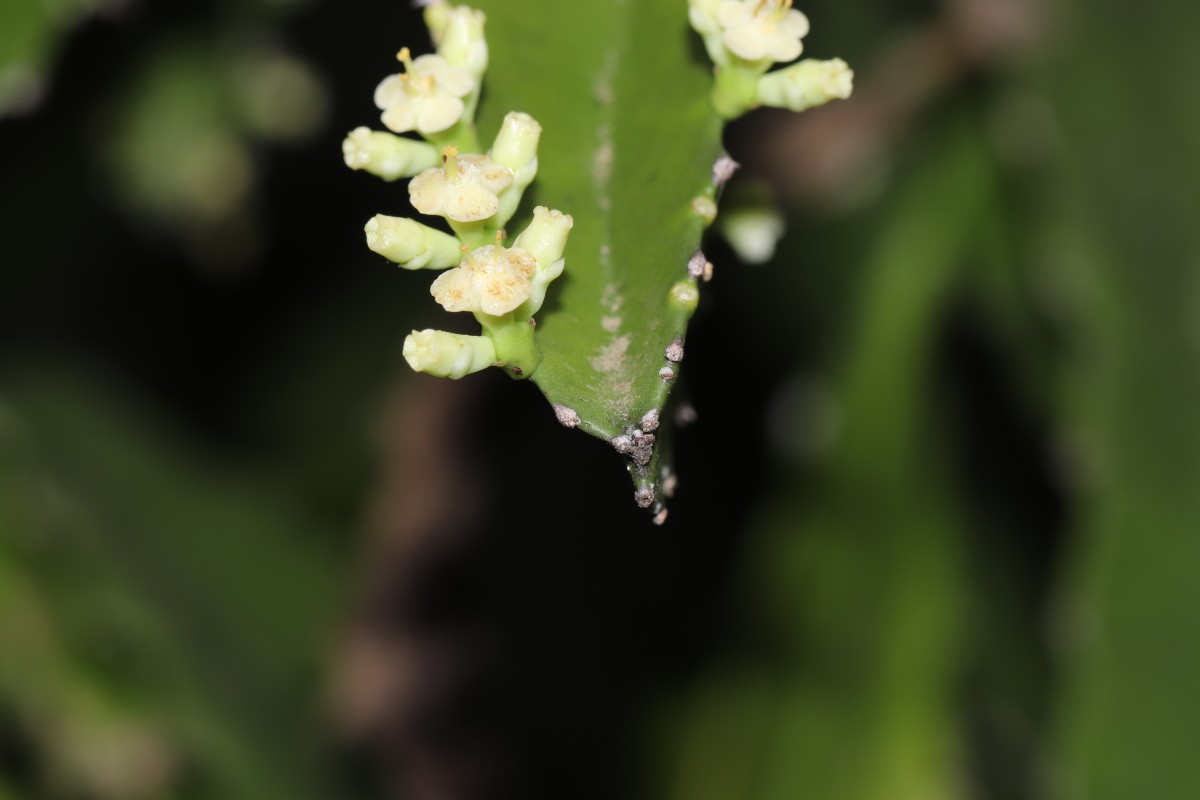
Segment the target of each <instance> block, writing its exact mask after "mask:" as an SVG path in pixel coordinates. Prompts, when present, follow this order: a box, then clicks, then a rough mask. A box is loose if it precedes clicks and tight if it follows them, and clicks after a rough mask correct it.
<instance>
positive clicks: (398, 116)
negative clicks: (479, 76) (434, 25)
mask: <svg viewBox="0 0 1200 800" xmlns="http://www.w3.org/2000/svg"><path fill="white" fill-rule="evenodd" d="M397 57H398V58H399V59H400V60H401V61H402V62H403V63H404V67H405V71H404V72H401V73H398V74H396V75H389V76H387V77H386V78H384V79H383V82H382V83H380V84H379V86H378V87H376V89H375V105H376V106H378V107H379V108H381V109H382V110H383V117H382V119H383V124H384V125H386V126H387V127H388V128H389V129H390V130H392V131H394V132H396V133H405V132H407V131H414V130H415V131H417V132H418V133H421V134H430V133H438V132H439V131H444V130H446V129H447V128H449V127H450V126H452V125H453V124H454V123H456V122H458V120H459V119H460V118H461V117H462V115H463V111H464V110H465V109H466V106H465V105H464V103H463V100H462V98H463V97H465V96H467V95H468V94H470V93H471V92H473V91H474V90H475V86H476V83H475V79H474V78H473V77H471V74H470V73H469V72H467V70H465V69H463V68H461V67H452V66H450V64H448V63H447V62H446V59H444V58H442V57H441V56H435V55H424V56H420V57H418V58H416V59H415V60H414V59H413V58H412V56H410V55H409V52H408V48H407V47H406V48H404V49H403V50H401V51H400V53H399V54H398V56H397Z"/></svg>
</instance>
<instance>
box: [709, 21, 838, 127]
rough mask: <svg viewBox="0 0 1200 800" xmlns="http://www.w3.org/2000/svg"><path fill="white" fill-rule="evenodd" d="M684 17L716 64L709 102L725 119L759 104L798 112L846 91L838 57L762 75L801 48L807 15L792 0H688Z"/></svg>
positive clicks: (791, 57) (795, 54)
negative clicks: (700, 37)
mask: <svg viewBox="0 0 1200 800" xmlns="http://www.w3.org/2000/svg"><path fill="white" fill-rule="evenodd" d="M688 18H689V20H690V21H691V24H692V27H693V28H694V29H695V30H696V32H697V33H699V34H700V35H701V36H702V37H704V46H705V49H706V50H707V51H708V55H709V57H710V58H711V59H712V61H713V64H715V65H716V84H715V86H714V87H713V104H714V105H715V106H716V109H717V112H718V113H720V114H721V115H722V116H724V117H726V118H730V119H732V118H733V117H737V116H740V115H741V114H743V113H745V112H746V111H748V110H750V109H751V108H754V107H756V106H759V105H769V106H778V107H780V108H789V109H791V110H793V111H802V110H804V109H806V108H811V107H813V106H816V105H821V104H822V103H826V102H828V101H830V100H833V99H838V98H841V99H844V98H846V97H849V96H850V91H851V89H852V86H853V79H854V73H853V72H851V71H850V68H849V67H848V66H847V65H846V62H845V61H842V60H841V59H833V60H831V61H816V60H812V59H806V60H804V61H801V62H799V63H797V64H793V65H792V66H790V67H786V68H785V69H782V70H779V71H777V72H773V73H770V74H766V73H767V70H769V69H770V68H771V67H772V66H773V65H774V64H776V63H784V62H789V61H792V60H794V59H796V58H798V57H799V56H800V53H801V52H802V51H803V49H804V47H803V43H802V42H801V40H802V39H803V38H804V37H805V36H806V35H808V29H809V25H808V18H807V17H806V16H804V14H802V13H801V12H800V11H798V10H796V9H794V8H792V0H688Z"/></svg>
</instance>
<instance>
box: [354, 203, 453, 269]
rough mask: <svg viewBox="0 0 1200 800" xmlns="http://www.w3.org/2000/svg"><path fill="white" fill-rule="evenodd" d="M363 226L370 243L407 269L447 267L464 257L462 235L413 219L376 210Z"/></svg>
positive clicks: (376, 249)
mask: <svg viewBox="0 0 1200 800" xmlns="http://www.w3.org/2000/svg"><path fill="white" fill-rule="evenodd" d="M363 230H364V231H366V234H367V247H369V248H371V249H372V250H374V251H375V252H376V253H379V255H381V256H383V257H384V258H386V259H388V260H389V261H394V262H396V263H397V264H399V265H400V266H402V267H404V268H405V269H445V268H447V267H453V266H454V265H456V264H458V262H459V261H460V260H461V259H462V246H461V245H460V244H459V242H458V239H455V238H454V237H453V236H451V235H449V234H447V233H442V232H441V231H439V230H434V229H433V228H430V227H428V226H426V225H422V224H421V223H419V222H415V221H413V220H411V219H405V218H404V217H388V216H384V215H383V214H376V215H375V216H374V217H371V219H370V221H369V222H367V224H366V226H365V227H364V228H363Z"/></svg>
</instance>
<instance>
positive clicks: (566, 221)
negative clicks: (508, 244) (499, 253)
mask: <svg viewBox="0 0 1200 800" xmlns="http://www.w3.org/2000/svg"><path fill="white" fill-rule="evenodd" d="M574 224H575V220H574V219H573V218H572V217H571V215H570V214H564V213H562V212H561V211H551V210H550V209H548V208H546V207H545V206H538V207H537V208H535V209H534V210H533V221H532V222H530V223H529V226H528V227H526V228H525V230H524V231H522V232H521V235H520V236H518V237H517V241H516V243H515V246H517V247H521V248H523V249H524V250H525V251H526V252H528V253H529V254H530V255H531V256H533V257H534V258H535V259H537V263H538V268H539V269H546V268H547V267H549V266H550V265H551V264H552V263H554V262H555V261H557V260H558V259H560V258H562V254H563V250H564V249H565V248H566V246H567V235H568V234H570V233H571V228H572V226H574Z"/></svg>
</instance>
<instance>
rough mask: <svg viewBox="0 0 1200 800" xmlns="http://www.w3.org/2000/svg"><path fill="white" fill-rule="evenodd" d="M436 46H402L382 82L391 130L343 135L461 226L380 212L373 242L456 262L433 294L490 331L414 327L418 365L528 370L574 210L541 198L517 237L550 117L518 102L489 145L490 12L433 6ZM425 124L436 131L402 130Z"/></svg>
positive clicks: (411, 340) (409, 257)
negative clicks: (511, 235)
mask: <svg viewBox="0 0 1200 800" xmlns="http://www.w3.org/2000/svg"><path fill="white" fill-rule="evenodd" d="M425 21H426V23H427V24H428V26H429V29H430V33H431V35H432V39H433V41H434V43H435V44H436V45H437V53H436V54H430V55H423V56H419V57H417V58H413V57H412V55H411V53H410V52H409V50H408V48H404V49H402V50H401V51H400V53H399V56H398V57H399V59H400V61H401V63H402V64H403V67H404V70H403V72H400V73H397V74H395V75H390V76H388V77H387V78H385V79H384V80H383V82H382V83H380V84H379V86H378V88H376V90H375V104H376V105H377V106H378V107H379V108H380V110H381V111H382V120H383V124H384V125H385V126H386V127H387V128H388V131H372V130H370V129H368V128H365V127H364V128H357V129H355V130H353V131H351V132H350V134H349V135H348V136H347V137H346V139H345V141H344V142H343V144H342V151H343V154H344V156H345V161H346V165H347V166H349V167H351V168H352V169H358V170H364V171H366V172H370V173H371V174H373V175H376V176H378V177H381V178H383V179H385V180H389V181H391V180H397V179H400V178H411V179H412V180H411V181H410V182H409V185H408V193H409V199H410V201H411V202H412V205H413V207H414V208H416V210H417V211H419V212H420V213H422V214H427V215H430V216H440V217H442V218H443V219H444V220H445V222H446V224H447V225H448V227H449V228H450V230H451V231H452V233H447V232H445V231H443V230H439V229H437V228H434V227H430V226H428V225H424V224H422V223H420V222H417V221H415V220H412V219H408V218H406V217H392V216H386V215H383V214H378V215H376V216H375V217H373V218H372V219H371V220H370V221H369V222H368V223H367V224H366V228H365V231H366V235H367V246H368V247H369V248H370V249H371V250H373V251H374V252H376V253H379V254H380V255H382V256H384V257H385V258H387V259H389V260H390V261H393V262H395V263H397V264H399V265H400V266H402V267H404V268H406V269H439V270H446V272H443V273H442V274H441V275H439V276H438V277H437V279H435V280H434V281H433V285H432V287H431V288H430V293H431V294H432V295H433V297H434V299H435V300H437V302H438V303H440V304H441V305H442V306H443V307H444V308H445V309H446V310H447V311H465V312H470V313H471V314H473V315H474V316H475V318H476V320H478V321H479V323H480V325H481V327H482V329H483V330H482V332H481V335H479V336H466V335H462V334H457V333H448V332H445V331H437V330H423V331H413V332H412V333H411V334H410V335H409V336H408V337H407V338H406V339H405V342H404V358H405V360H406V361H408V363H409V365H410V366H411V367H412V368H413V369H415V370H417V371H419V372H427V373H430V374H433V375H440V376H444V377H450V378H461V377H463V376H464V375H467V374H469V373H472V372H478V371H479V370H481V369H484V368H485V367H488V366H492V365H496V366H503V367H506V368H508V369H509V371H510V372H511V373H512V374H513V375H514V376H517V377H528V376H529V375H530V374H531V373H532V372H533V370H534V369H536V368H537V365H538V360H539V357H540V356H539V353H538V349H537V345H536V342H535V341H534V334H533V329H534V325H533V315H534V314H536V313H537V312H538V310H539V309H540V308H541V306H542V303H543V301H544V300H545V297H546V290H547V287H548V286H549V284H550V282H551V281H553V280H554V279H555V278H557V277H558V276H559V275H561V274H562V271H563V266H564V264H565V261H564V259H563V250H564V249H565V247H566V243H567V236H568V234H569V233H570V230H571V227H572V225H573V220H572V218H571V216H570V215H568V214H563V213H562V212H559V211H552V210H550V209H548V208H545V207H541V206H539V207H538V208H536V209H534V212H533V219H532V220H531V221H530V222H529V224H528V225H527V226H526V227H525V229H524V230H523V231H522V232H521V234H520V235H519V236H517V237H516V239H515V241H514V242H513V243H512V245H511V246H505V244H504V242H505V238H506V230H505V226H506V225H507V224H508V223H509V221H510V220H511V219H512V217H513V214H514V213H515V212H516V210H517V207H518V206H519V205H520V202H521V197H522V196H523V194H524V192H525V189H526V188H528V187H529V185H530V183H532V181H533V179H534V177H535V176H536V175H537V168H538V160H537V148H538V142H539V139H540V137H541V132H542V128H541V125H539V124H538V122H537V120H535V119H534V118H533V117H531V116H529V115H528V114H523V113H520V112H512V113H509V114H508V115H507V116H506V117H505V118H504V121H503V123H502V124H501V126H500V131H499V132H498V133H497V135H496V138H495V140H494V141H493V143H492V147H491V149H490V150H488V151H487V152H486V153H482V152H479V150H480V148H479V144H478V138H477V134H476V130H475V125H474V116H475V106H476V104H477V102H478V99H479V91H480V87H481V82H482V79H483V75H484V72H485V71H486V69H487V61H488V48H487V41H486V39H485V38H484V34H483V27H484V22H485V17H484V14H483V12H482V11H478V10H475V9H471V8H467V7H466V6H457V7H455V6H451V5H449V4H448V3H445V2H435V3H433V4H431V5H429V6H427V7H426V10H425ZM413 132H415V133H416V134H418V135H419V136H421V137H422V138H423V139H424V140H425V141H420V140H417V139H413V138H408V137H405V136H400V135H397V134H406V133H413Z"/></svg>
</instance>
